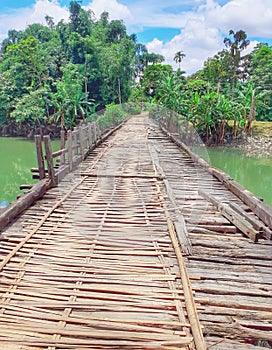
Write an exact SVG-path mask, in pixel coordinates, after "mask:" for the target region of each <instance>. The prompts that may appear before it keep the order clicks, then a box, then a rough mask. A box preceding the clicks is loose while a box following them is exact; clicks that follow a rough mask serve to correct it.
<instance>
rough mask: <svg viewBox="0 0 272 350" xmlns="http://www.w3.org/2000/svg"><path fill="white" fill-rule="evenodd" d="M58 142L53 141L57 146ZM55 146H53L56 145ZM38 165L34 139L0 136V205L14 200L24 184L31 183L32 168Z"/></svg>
mask: <svg viewBox="0 0 272 350" xmlns="http://www.w3.org/2000/svg"><path fill="white" fill-rule="evenodd" d="M57 144H58V142H57V141H56V142H53V145H54V146H55V148H56V147H57ZM54 146H53V147H54ZM35 167H37V163H36V149H35V143H34V142H33V141H26V140H23V139H17V138H7V137H0V207H4V206H6V205H7V203H10V202H12V201H14V200H15V199H16V197H17V195H18V194H20V190H19V187H20V185H22V184H31V183H34V182H35V181H34V180H32V174H31V172H30V169H31V168H35Z"/></svg>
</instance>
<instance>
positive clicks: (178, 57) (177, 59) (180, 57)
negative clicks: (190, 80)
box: [174, 51, 186, 69]
mask: <svg viewBox="0 0 272 350" xmlns="http://www.w3.org/2000/svg"><path fill="white" fill-rule="evenodd" d="M185 56H186V55H185V53H183V52H182V51H178V52H176V53H175V56H174V61H175V62H176V63H178V64H179V69H180V63H181V61H182V60H183V58H184V57H185Z"/></svg>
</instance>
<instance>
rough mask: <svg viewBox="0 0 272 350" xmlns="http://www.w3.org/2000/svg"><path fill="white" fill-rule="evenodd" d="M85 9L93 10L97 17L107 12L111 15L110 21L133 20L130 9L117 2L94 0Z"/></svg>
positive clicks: (113, 0) (112, 0) (114, 0)
mask: <svg viewBox="0 0 272 350" xmlns="http://www.w3.org/2000/svg"><path fill="white" fill-rule="evenodd" d="M84 8H85V9H91V10H93V12H94V13H95V15H96V16H100V15H101V13H102V12H104V11H107V12H108V13H109V14H110V19H123V20H131V19H132V14H131V12H130V10H129V8H128V7H127V6H125V5H123V4H120V3H119V2H117V1H116V0H93V1H92V2H90V3H89V4H88V5H87V6H84Z"/></svg>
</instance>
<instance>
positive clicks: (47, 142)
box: [43, 135, 57, 186]
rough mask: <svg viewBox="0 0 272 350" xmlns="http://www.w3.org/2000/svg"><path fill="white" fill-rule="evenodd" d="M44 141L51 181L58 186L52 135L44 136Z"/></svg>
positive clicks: (52, 184)
mask: <svg viewBox="0 0 272 350" xmlns="http://www.w3.org/2000/svg"><path fill="white" fill-rule="evenodd" d="M43 141H44V148H45V155H46V162H47V169H48V176H49V180H50V181H51V186H56V184H57V179H56V176H55V169H54V161H53V156H52V147H51V141H50V136H49V135H46V136H44V137H43Z"/></svg>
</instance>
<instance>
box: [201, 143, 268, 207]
mask: <svg viewBox="0 0 272 350" xmlns="http://www.w3.org/2000/svg"><path fill="white" fill-rule="evenodd" d="M195 152H196V153H198V154H199V155H200V156H202V157H203V158H204V159H205V160H206V161H208V162H209V163H210V164H211V165H212V166H215V167H217V168H219V169H221V170H223V171H224V172H225V173H227V174H229V175H230V176H231V177H232V178H233V179H235V180H236V181H237V182H239V183H240V184H241V185H243V186H244V187H245V188H246V189H248V190H249V191H251V192H252V193H254V194H255V195H256V196H257V197H260V198H262V199H263V200H264V202H265V203H266V204H269V205H271V206H272V158H257V157H253V156H248V155H247V154H246V152H243V151H241V150H237V149H233V148H224V147H212V148H206V149H205V151H204V152H202V151H201V149H195ZM207 153H208V157H207ZM208 158H209V159H208Z"/></svg>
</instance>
